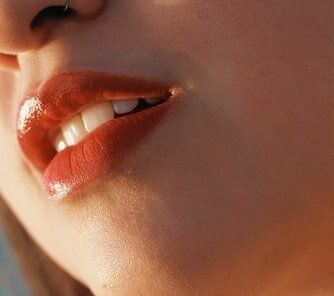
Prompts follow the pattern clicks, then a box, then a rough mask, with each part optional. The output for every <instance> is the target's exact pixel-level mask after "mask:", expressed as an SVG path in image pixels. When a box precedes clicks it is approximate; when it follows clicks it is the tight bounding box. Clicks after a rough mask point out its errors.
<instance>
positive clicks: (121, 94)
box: [17, 72, 180, 199]
mask: <svg viewBox="0 0 334 296" xmlns="http://www.w3.org/2000/svg"><path fill="white" fill-rule="evenodd" d="M179 90H180V88H178V87H176V86H171V85H165V84H162V83H158V82H153V81H149V80H146V79H139V78H134V77H125V76H119V75H113V74H106V73H96V72H75V73H65V74H61V75H58V76H55V77H53V78H52V79H50V80H49V81H47V82H46V83H45V84H43V85H42V86H41V87H40V88H39V89H38V90H37V91H36V93H33V94H31V95H28V96H27V97H26V98H25V99H24V100H23V101H22V103H21V105H20V108H19V113H18V123H17V136H18V141H19V144H20V146H21V148H22V151H23V152H24V154H25V155H26V157H27V158H28V159H29V160H30V162H31V163H32V164H33V165H34V166H35V167H36V168H37V169H39V170H41V171H43V172H44V184H45V187H46V191H47V193H48V194H49V196H50V197H53V198H57V199H59V198H63V197H66V196H69V195H70V194H72V193H74V192H77V191H79V190H82V189H83V188H84V187H85V186H86V185H88V184H90V183H91V182H93V181H94V180H96V179H98V178H100V177H103V176H104V175H106V174H108V173H109V172H110V171H111V170H112V168H113V166H114V165H115V163H116V162H118V161H120V160H121V159H122V158H123V157H124V156H125V155H126V153H127V152H129V151H130V150H131V149H133V148H134V147H135V146H136V145H138V144H140V143H141V141H142V140H143V139H144V138H145V136H147V135H148V134H149V133H150V132H151V131H152V130H153V129H154V128H155V127H156V126H157V124H159V122H160V121H161V120H162V118H164V116H165V115H166V114H167V113H168V111H169V110H170V109H171V107H172V106H173V105H174V103H175V101H176V100H175V99H176V98H177V97H178V94H179V92H180V91H179ZM134 98H147V99H148V100H149V99H152V100H153V99H155V98H160V99H164V101H163V102H162V103H160V104H157V105H153V106H152V107H150V108H148V109H144V110H140V111H138V112H135V113H130V114H125V116H122V117H119V118H115V119H112V120H109V121H107V122H105V123H103V124H102V125H100V126H98V127H97V128H95V129H94V130H93V131H91V132H89V133H88V134H87V135H86V136H85V137H84V138H83V139H82V140H81V141H79V142H78V143H76V144H75V145H73V146H69V147H67V148H65V149H64V150H62V151H61V152H60V153H57V151H56V149H55V146H54V143H53V141H52V137H51V136H50V135H52V133H53V132H54V131H55V130H57V129H59V127H60V126H61V125H62V124H63V123H64V122H65V121H66V120H69V119H70V118H71V117H73V116H74V115H76V114H78V112H80V110H83V109H84V108H85V107H86V106H90V105H91V104H94V103H98V102H99V101H107V100H112V101H113V102H116V101H118V100H128V99H134Z"/></svg>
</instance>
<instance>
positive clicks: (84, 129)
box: [53, 98, 164, 152]
mask: <svg viewBox="0 0 334 296" xmlns="http://www.w3.org/2000/svg"><path fill="white" fill-rule="evenodd" d="M163 100H164V99H157V98H146V99H145V101H146V102H147V103H149V104H157V103H159V102H161V101H163ZM138 104H139V99H128V100H112V101H101V102H97V103H95V104H94V105H93V106H90V107H88V108H87V109H85V110H83V111H82V112H81V114H77V115H76V116H74V117H72V118H71V119H70V120H68V121H67V122H66V123H65V124H64V125H63V126H62V128H61V133H59V134H58V135H57V137H56V138H55V140H54V142H53V143H54V147H55V149H56V150H57V151H58V152H61V151H62V150H64V149H65V148H66V147H68V146H73V145H76V144H77V143H78V142H80V141H81V140H82V139H83V138H84V137H85V136H86V135H87V134H88V133H89V132H91V131H93V130H94V129H96V128H97V127H99V126H100V125H102V124H104V123H105V122H107V121H109V120H112V119H114V118H115V113H117V114H125V113H130V112H131V111H132V110H133V109H135V108H136V107H137V105H138Z"/></svg>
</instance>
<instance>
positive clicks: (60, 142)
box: [54, 133, 67, 152]
mask: <svg viewBox="0 0 334 296" xmlns="http://www.w3.org/2000/svg"><path fill="white" fill-rule="evenodd" d="M54 146H55V148H56V150H57V152H61V151H63V150H64V149H65V148H66V147H67V144H66V142H65V140H64V138H63V135H62V134H61V133H59V134H58V135H57V137H56V138H55V140H54Z"/></svg>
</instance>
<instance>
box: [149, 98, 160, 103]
mask: <svg viewBox="0 0 334 296" xmlns="http://www.w3.org/2000/svg"><path fill="white" fill-rule="evenodd" d="M161 101H163V99H155V98H147V99H145V102H146V103H149V104H157V103H160V102H161Z"/></svg>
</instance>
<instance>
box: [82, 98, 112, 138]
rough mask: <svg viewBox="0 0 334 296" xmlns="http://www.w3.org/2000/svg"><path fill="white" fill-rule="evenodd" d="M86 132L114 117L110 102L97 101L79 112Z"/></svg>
mask: <svg viewBox="0 0 334 296" xmlns="http://www.w3.org/2000/svg"><path fill="white" fill-rule="evenodd" d="M81 117H82V121H83V124H84V127H85V129H86V131H87V132H91V131H92V130H94V129H96V128H97V127H98V126H100V125H102V124H103V123H105V122H107V121H109V120H111V119H113V118H114V108H113V104H112V103H111V102H99V103H97V104H95V105H94V106H92V107H89V108H87V109H86V110H84V111H83V112H82V113H81Z"/></svg>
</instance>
